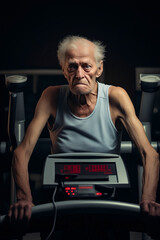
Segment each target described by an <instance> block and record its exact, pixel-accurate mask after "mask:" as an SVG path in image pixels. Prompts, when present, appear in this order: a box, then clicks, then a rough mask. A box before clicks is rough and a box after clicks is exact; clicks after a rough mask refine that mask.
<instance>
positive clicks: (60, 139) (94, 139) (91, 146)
mask: <svg viewBox="0 0 160 240" xmlns="http://www.w3.org/2000/svg"><path fill="white" fill-rule="evenodd" d="M109 87H110V86H109V85H106V84H103V83H99V82H98V96H97V102H96V105H95V108H94V110H93V112H92V113H91V114H90V115H89V116H87V117H84V118H80V117H77V116H75V115H74V114H73V113H72V112H71V111H70V109H69V106H68V103H67V97H68V94H69V87H68V85H63V86H62V87H61V88H60V93H59V102H58V106H57V112H56V119H55V124H54V127H53V129H52V130H50V131H51V139H52V143H53V149H52V152H53V153H69V152H100V153H116V154H119V152H120V142H121V132H118V131H117V129H116V127H115V125H114V124H113V122H112V119H111V115H110V108H109V97H108V89H109Z"/></svg>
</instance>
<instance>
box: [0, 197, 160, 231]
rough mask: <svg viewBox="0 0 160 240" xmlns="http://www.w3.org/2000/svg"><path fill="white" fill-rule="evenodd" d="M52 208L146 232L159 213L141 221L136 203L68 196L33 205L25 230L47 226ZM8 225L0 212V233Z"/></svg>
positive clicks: (53, 210)
mask: <svg viewBox="0 0 160 240" xmlns="http://www.w3.org/2000/svg"><path fill="white" fill-rule="evenodd" d="M55 208H56V212H57V217H65V216H67V215H70V216H73V215H76V216H77V215H79V214H86V215H94V217H96V216H100V217H99V219H101V218H102V219H103V221H104V222H105V223H106V224H107V225H106V226H108V224H109V225H110V226H113V225H114V226H118V227H122V228H123V227H124V226H125V228H127V229H129V230H130V231H131V230H132V231H137V232H146V231H147V228H148V226H151V224H152V225H153V222H154V226H155V220H156V223H157V221H158V222H159V220H160V218H159V217H149V216H147V217H146V216H145V223H147V225H145V224H144V216H143V214H142V213H141V210H140V206H139V205H136V204H131V203H125V202H117V201H116V202H115V201H104V200H68V201H60V202H55V203H54V204H53V203H46V204H42V205H37V206H34V207H33V208H32V217H31V219H30V222H29V225H28V229H27V232H39V231H42V230H43V229H45V228H46V227H48V224H49V223H50V224H51V223H52V221H53V220H54V215H55ZM153 220H154V221H153ZM10 228H11V226H9V223H8V222H7V216H6V215H3V216H0V235H1V233H4V232H5V231H6V232H9V229H10Z"/></svg>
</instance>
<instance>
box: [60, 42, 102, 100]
mask: <svg viewBox="0 0 160 240" xmlns="http://www.w3.org/2000/svg"><path fill="white" fill-rule="evenodd" d="M62 69H63V72H64V76H65V78H66V79H67V81H68V84H69V87H70V90H71V92H72V93H73V94H75V95H79V94H89V93H91V92H95V91H97V83H96V78H97V77H99V76H100V75H101V73H102V71H103V62H101V63H100V66H99V67H97V64H96V60H95V56H94V45H93V44H92V43H90V42H89V43H88V42H87V43H86V42H85V43H83V42H77V43H76V45H75V46H74V47H71V48H70V49H69V50H68V51H67V53H66V59H65V64H64V66H63V67H62Z"/></svg>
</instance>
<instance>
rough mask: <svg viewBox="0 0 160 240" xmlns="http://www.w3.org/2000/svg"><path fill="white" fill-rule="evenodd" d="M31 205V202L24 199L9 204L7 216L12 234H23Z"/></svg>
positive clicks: (29, 215)
mask: <svg viewBox="0 0 160 240" xmlns="http://www.w3.org/2000/svg"><path fill="white" fill-rule="evenodd" d="M33 206H34V204H33V203H32V202H30V201H26V200H19V201H18V202H17V203H15V204H13V205H11V206H10V208H9V211H8V218H9V222H10V224H11V228H12V230H13V233H14V234H16V235H18V236H22V235H24V234H25V232H26V229H27V225H28V222H29V220H30V218H31V215H32V207H33Z"/></svg>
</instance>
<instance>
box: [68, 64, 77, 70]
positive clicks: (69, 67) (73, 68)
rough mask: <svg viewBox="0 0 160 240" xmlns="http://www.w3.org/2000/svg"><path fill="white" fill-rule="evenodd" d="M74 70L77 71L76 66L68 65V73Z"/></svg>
mask: <svg viewBox="0 0 160 240" xmlns="http://www.w3.org/2000/svg"><path fill="white" fill-rule="evenodd" d="M75 69H77V65H76V64H73V63H71V64H69V66H68V70H69V71H74V70H75Z"/></svg>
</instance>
